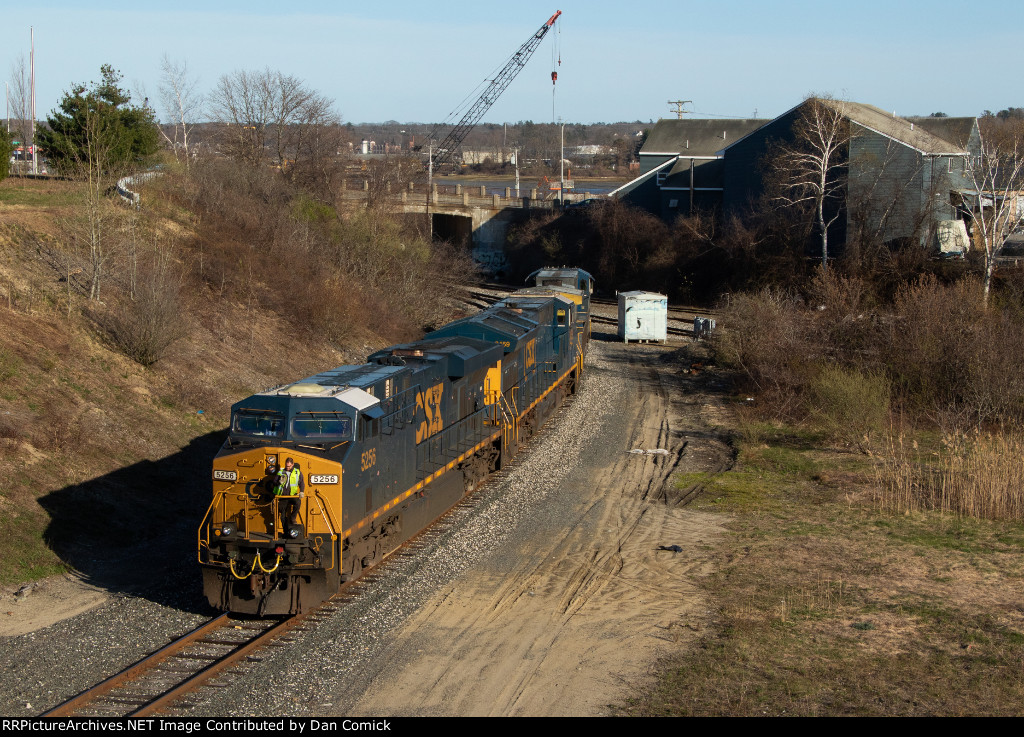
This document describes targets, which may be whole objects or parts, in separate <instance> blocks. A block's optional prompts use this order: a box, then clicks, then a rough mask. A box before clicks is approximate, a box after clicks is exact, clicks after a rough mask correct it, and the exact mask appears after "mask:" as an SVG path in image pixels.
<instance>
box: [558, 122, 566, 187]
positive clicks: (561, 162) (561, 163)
mask: <svg viewBox="0 0 1024 737" xmlns="http://www.w3.org/2000/svg"><path fill="white" fill-rule="evenodd" d="M558 122H559V123H560V124H561V127H562V144H561V147H560V148H559V149H558V206H559V207H565V121H563V120H562V119H561V118H559V119H558Z"/></svg>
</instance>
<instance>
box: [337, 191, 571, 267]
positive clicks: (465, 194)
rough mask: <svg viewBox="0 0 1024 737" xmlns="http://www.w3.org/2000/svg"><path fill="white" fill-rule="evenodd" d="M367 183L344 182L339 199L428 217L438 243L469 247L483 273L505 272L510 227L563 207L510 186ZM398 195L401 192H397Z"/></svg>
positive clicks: (551, 197)
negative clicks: (535, 213)
mask: <svg viewBox="0 0 1024 737" xmlns="http://www.w3.org/2000/svg"><path fill="white" fill-rule="evenodd" d="M375 184H376V183H374V182H371V180H369V179H361V180H352V179H349V180H346V181H345V183H344V186H343V189H342V191H341V198H342V200H344V201H346V202H351V203H356V202H363V203H366V202H369V201H371V200H375V201H378V202H386V203H387V204H388V206H389V208H390V209H392V210H393V211H394V212H400V213H404V214H406V215H428V214H429V216H430V221H431V223H430V224H431V230H432V232H433V234H434V236H435V237H436V238H440V239H443V240H448V241H451V242H453V243H459V244H463V245H465V246H466V247H467V248H470V249H471V250H472V253H473V258H474V259H475V260H476V261H477V263H479V264H480V265H481V266H482V267H483V269H484V271H486V272H488V273H491V274H495V273H498V272H499V271H502V270H504V268H505V266H506V262H505V236H506V234H507V233H508V227H509V225H510V224H512V223H514V222H518V221H520V220H522V219H523V218H525V217H529V213H530V211H536V210H546V211H555V210H557V209H559V207H560V205H559V202H558V200H557V199H555V195H556V193H555V192H548V193H546V194H547V196H546V197H545V196H544V194H545V193H543V192H542V191H541V190H540V189H538V188H537V187H533V188H531V189H521V190H520V192H519V193H520V196H519V197H516V196H514V195H515V190H514V189H513V188H512V187H504V188H503V189H495V188H494V187H491V188H488V187H487V186H486V185H464V184H441V183H435V184H434V185H433V186H432V188H431V191H430V192H429V195H428V192H427V184H426V182H422V181H420V182H408V183H406V184H405V185H404V186H401V187H393V186H392V185H391V184H390V183H386V184H384V186H383V187H380V186H375ZM396 190H397V191H396ZM589 197H591V194H590V192H583V193H569V194H566V196H565V200H566V202H570V201H579V200H583V199H587V198H589Z"/></svg>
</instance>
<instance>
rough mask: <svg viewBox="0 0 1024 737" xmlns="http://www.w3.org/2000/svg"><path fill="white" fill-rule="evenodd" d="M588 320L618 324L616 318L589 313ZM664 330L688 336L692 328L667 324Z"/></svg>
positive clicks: (605, 323)
mask: <svg viewBox="0 0 1024 737" xmlns="http://www.w3.org/2000/svg"><path fill="white" fill-rule="evenodd" d="M590 321H591V322H596V323H600V324H601V325H613V326H615V327H618V325H619V321H618V319H617V318H614V317H603V316H601V315H591V316H590ZM665 330H666V331H668V334H669V335H685V336H687V337H689V338H692V337H693V328H674V327H672V326H668V327H666V328H665Z"/></svg>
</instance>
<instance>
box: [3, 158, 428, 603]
mask: <svg viewBox="0 0 1024 737" xmlns="http://www.w3.org/2000/svg"><path fill="white" fill-rule="evenodd" d="M205 176H206V178H205V179H204V180H203V181H202V182H200V184H199V185H196V186H192V187H190V188H188V189H187V190H186V189H184V188H183V187H182V186H181V180H180V179H179V178H177V177H175V176H173V175H172V176H168V177H165V178H164V179H163V181H162V182H161V183H159V184H156V185H154V187H159V190H158V191H151V192H148V193H144V200H143V201H144V204H145V207H144V208H143V210H142V211H141V212H140V213H136V214H133V213H132V212H131V211H129V210H128V209H127V208H125V207H123V206H122V205H120V204H118V203H117V202H116V200H113V199H111V200H109V201H106V202H104V203H103V208H104V212H105V215H104V217H105V220H104V224H105V227H106V231H105V232H106V234H107V236H108V237H109V240H108V241H107V249H108V250H107V251H106V255H105V259H106V261H105V262H104V283H103V291H102V293H101V296H102V299H100V300H90V299H88V281H89V280H88V276H89V274H90V273H91V272H90V268H91V266H90V260H89V258H88V250H87V248H86V245H85V244H86V240H85V238H84V233H85V230H84V228H85V222H84V218H85V215H84V206H83V203H84V200H85V194H84V191H83V189H82V188H81V187H80V186H79V185H77V184H75V183H73V182H58V181H52V182H48V181H23V180H17V179H8V180H5V181H4V182H2V183H0V313H2V323H3V330H2V331H0V452H2V454H3V458H4V465H5V472H4V474H3V478H2V480H0V537H2V538H3V539H4V550H3V552H2V553H0V585H14V584H17V583H19V582H23V581H26V580H31V579H35V578H40V577H44V576H47V575H50V574H53V573H58V572H61V571H64V570H67V569H68V568H69V567H81V565H86V566H87V565H88V564H89V562H90V561H92V560H93V559H94V558H96V557H97V556H100V555H101V554H103V555H106V554H109V552H110V550H111V549H119V548H123V549H127V547H128V546H131V545H132V544H135V543H139V542H140V541H142V540H143V539H144V538H145V536H147V535H152V534H166V533H167V532H168V531H169V530H171V529H172V528H174V529H175V530H176V531H175V532H174V533H173V534H174V535H175V539H176V540H177V539H178V538H181V539H185V537H182V536H183V535H184V536H187V535H190V534H191V533H190V532H189V529H190V528H191V529H193V530H194V527H195V524H196V523H197V520H194V519H191V518H190V519H187V520H186V519H185V517H187V516H189V515H192V514H194V513H195V510H196V509H199V514H201V509H202V507H203V506H204V502H203V501H202V498H203V496H204V495H205V494H207V493H208V489H207V488H206V480H207V474H208V467H209V462H210V460H211V457H210V456H211V455H212V453H213V452H214V451H215V449H216V446H217V443H218V442H219V438H220V437H221V436H220V435H219V433H220V432H222V430H223V428H225V427H226V425H227V417H228V414H227V413H228V409H229V407H230V405H231V403H232V402H234V401H237V400H238V399H239V398H241V397H244V396H246V395H248V394H250V393H252V392H253V391H258V390H261V389H264V388H266V387H268V386H272V385H275V384H279V383H283V382H285V381H289V380H294V379H296V378H299V377H302V376H306V375H309V374H310V373H313V372H315V371H318V370H322V369H324V368H329V367H333V366H337V365H340V364H343V363H351V362H358V361H361V360H362V359H363V357H364V356H366V355H367V353H368V352H370V351H371V350H373V349H376V348H377V347H380V346H383V345H387V344H389V343H392V342H396V341H397V340H401V339H405V338H408V337H410V335H411V334H414V333H415V332H416V330H419V329H422V328H421V327H418V326H422V325H425V324H428V321H429V319H431V317H430V316H429V315H426V314H425V313H424V312H422V311H420V312H417V311H415V310H403V309H400V308H399V306H396V307H394V308H391V307H389V301H388V299H387V298H386V296H385V295H387V294H388V291H389V289H390V291H391V293H392V294H396V293H401V292H400V291H399V290H397V289H394V288H393V287H388V285H387V284H386V283H385V282H384V281H380V280H382V279H385V278H386V276H394V275H396V274H397V275H399V276H401V277H402V278H404V279H406V280H410V281H411V278H410V274H412V273H415V270H416V269H423V270H425V271H429V269H428V266H429V262H430V257H429V254H428V255H424V254H425V253H426V252H424V251H423V249H422V248H421V247H419V246H417V245H415V241H414V240H411V239H406V240H403V244H402V245H401V248H399V246H398V245H397V244H396V245H395V246H394V249H393V253H392V252H389V251H388V248H389V245H388V242H387V241H386V238H387V237H389V234H390V237H392V238H396V237H397V236H396V235H395V234H396V233H398V231H397V230H396V228H395V227H393V226H391V225H389V224H388V223H387V222H386V219H382V220H380V221H379V222H375V223H371V225H372V226H373V227H372V228H369V229H368V228H367V227H365V223H363V222H362V221H361V220H360V219H359V217H358V216H357V217H356V218H355V219H354V220H353V222H354V224H346V223H344V222H343V221H342V219H339V218H337V216H336V214H335V213H334V211H333V209H332V208H331V207H330V206H326V205H317V206H314V205H311V204H310V203H308V202H307V201H306V200H304V199H303V198H302V196H301V195H300V194H298V193H296V192H292V191H287V190H284V189H281V187H280V186H279V185H278V184H276V183H274V182H273V181H271V180H269V179H267V178H268V177H269V176H271V175H269V174H267V175H256V176H253V177H250V181H248V182H245V183H244V184H241V185H238V186H235V185H232V184H231V183H230V182H232V181H240V180H241V179H243V178H240V177H237V176H235V177H224V178H223V179H221V178H218V175H217V174H216V173H211V172H207V174H206V175H205ZM261 177H262V178H263V179H267V181H256V182H253V181H252V180H259V179H260V178H261ZM244 186H248V187H249V188H250V189H249V190H248V191H246V190H244V189H242V187H244ZM233 187H234V188H233ZM214 198H216V199H214ZM360 238H361V239H362V240H359V239H360ZM403 238H404V236H403ZM382 239H384V240H382ZM356 241H358V243H359V245H358V248H362V249H364V250H368V249H371V248H373V247H374V244H375V243H376V244H377V247H378V248H379V251H378V252H377V253H378V260H381V259H388V258H390V257H391V256H393V258H394V259H405V260H404V261H395V260H392V261H390V262H389V261H387V260H384V261H383V263H382V264H378V265H380V266H383V267H384V268H385V270H386V276H381V277H378V282H374V281H373V278H374V277H373V276H372V275H371V276H369V277H363V278H362V279H361V281H360V284H359V285H358V286H356V285H354V284H352V283H351V281H349V280H350V279H352V275H351V274H345V273H342V272H341V270H340V268H335V269H330V268H327V267H324V266H323V263H324V262H325V260H326V259H323V258H321V259H318V260H317V264H318V266H317V268H318V269H319V271H318V272H317V273H316V274H312V273H311V272H310V270H309V269H308V268H307V264H306V262H307V261H309V262H311V261H313V259H309V258H305V257H304V256H303V252H302V251H300V250H299V249H300V248H301V249H308V248H312V247H314V246H316V245H317V244H321V245H322V244H331V245H332V247H333V248H334V251H335V258H336V260H337V262H340V263H348V262H349V261H351V259H349V258H348V255H349V254H350V252H351V249H352V248H355V247H356V246H352V245H351V244H352V243H354V242H356ZM382 243H383V245H381V244H382ZM405 244H410V247H409V248H408V249H407V248H406V245H405ZM346 249H347V250H346ZM407 254H410V255H407ZM396 264H397V265H396ZM403 265H404V268H403ZM69 275H70V279H69V278H68V277H69ZM290 275H291V276H290ZM289 279H293V280H292V281H290V280H289ZM300 280H301V282H302V284H303V285H306V286H307V287H308V290H307V291H306V292H303V293H302V294H298V290H297V289H296V288H294V285H295V284H296V283H298V282H299V281H300ZM147 284H148V285H149V286H148V287H147ZM434 288H435V289H436V288H437V286H436V283H435V284H434ZM130 289H134V297H133V296H132V293H131V291H130ZM337 295H344V296H345V299H346V300H347V301H346V302H345V303H344V304H339V303H337V302H334V301H332V299H334V298H335V297H336V296H337ZM411 296H412V298H416V297H419V296H421V295H418V294H416V293H415V290H413V293H412V295H411ZM300 298H301V299H300ZM353 301H357V302H363V303H365V304H367V305H368V309H372V310H373V314H374V319H373V320H367V319H365V317H366V316H365V315H363V316H362V317H363V319H360V316H359V313H358V312H357V311H354V310H352V309H351V306H352V303H353ZM421 302H422V303H423V304H427V303H428V302H431V304H430V305H429V308H430V310H432V311H435V313H436V314H437V315H439V314H440V312H443V310H444V308H445V305H444V304H442V302H441V301H439V300H437V299H436V298H435V299H432V300H428V299H426V298H423V299H421ZM313 303H315V306H316V308H317V309H318V312H317V313H316V315H314V316H311V315H310V313H309V312H308V309H309V305H310V304H313ZM335 305H337V307H336V306H335ZM128 318H130V319H128ZM314 319H315V321H316V322H314ZM436 319H443V318H440V317H436ZM154 320H155V322H153V321H154ZM151 324H154V325H156V329H157V330H163V331H165V332H166V335H165V336H164V337H165V338H167V339H168V343H167V345H166V347H164V348H162V349H160V350H159V351H158V354H159V357H158V359H157V360H156V361H155V362H153V363H152V364H151V365H149V366H143V365H141V364H140V363H139V362H137V361H135V360H132V359H130V358H128V357H127V356H126V355H125V353H126V350H127V349H126V343H125V342H124V341H123V340H122V339H121V337H119V336H122V337H123V335H124V334H125V331H127V333H128V336H129V337H131V338H135V339H142V340H146V339H147V336H148V330H149V326H150V325H151ZM321 325H324V326H328V325H329V326H330V327H331V328H332V334H331V335H330V337H329V338H325V336H324V333H323V331H321V330H320V329H319V326H321ZM119 331H120V332H119ZM182 451H184V452H182ZM198 456H201V457H198ZM204 469H206V470H205V471H204ZM179 533H180V534H179ZM185 548H187V544H185V543H183V544H182V550H184V549H185ZM165 554H166V553H161V552H158V551H154V558H153V559H152V560H150V561H148V562H147V565H151V564H154V563H155V562H156V561H158V560H159V559H160V558H161V557H162V556H163V555H165ZM182 554H184V553H182ZM132 565H135V564H132Z"/></svg>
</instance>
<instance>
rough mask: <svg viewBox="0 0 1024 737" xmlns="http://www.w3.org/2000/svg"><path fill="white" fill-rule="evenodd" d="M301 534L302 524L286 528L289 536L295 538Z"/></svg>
mask: <svg viewBox="0 0 1024 737" xmlns="http://www.w3.org/2000/svg"><path fill="white" fill-rule="evenodd" d="M301 536H302V525H293V526H292V527H289V528H288V537H290V538H292V539H293V540H294V539H295V538H297V537H301Z"/></svg>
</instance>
